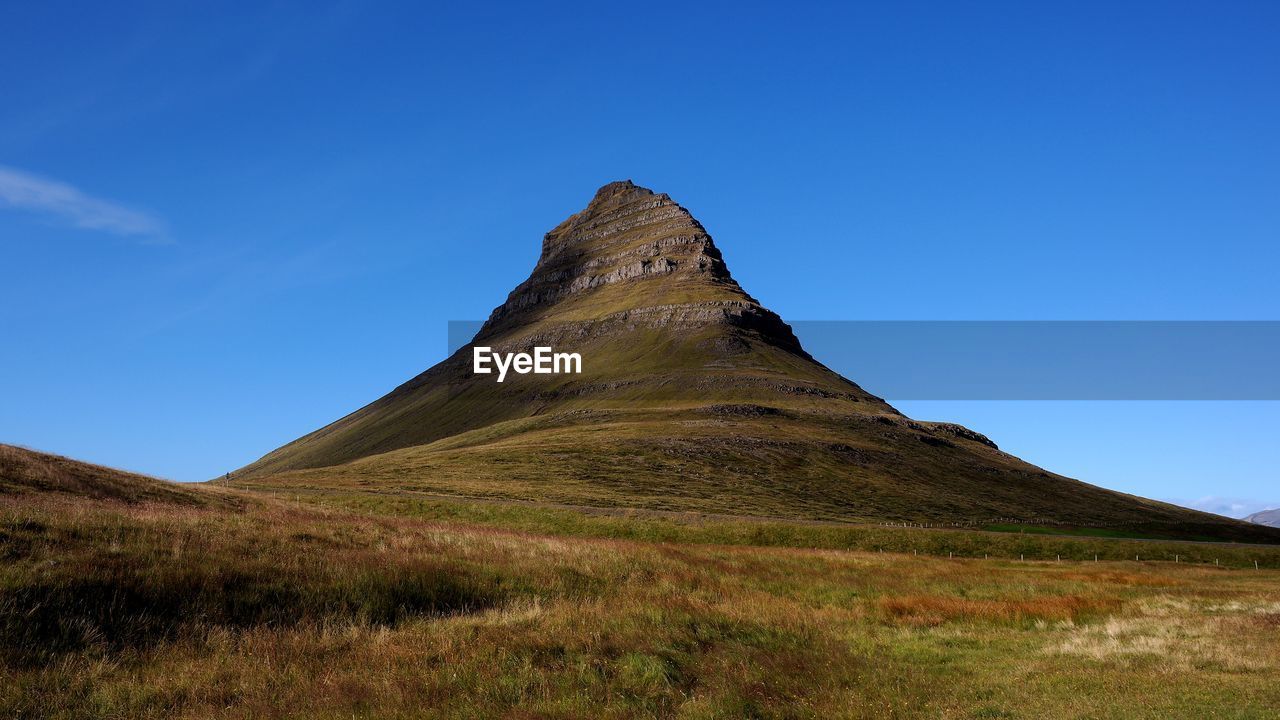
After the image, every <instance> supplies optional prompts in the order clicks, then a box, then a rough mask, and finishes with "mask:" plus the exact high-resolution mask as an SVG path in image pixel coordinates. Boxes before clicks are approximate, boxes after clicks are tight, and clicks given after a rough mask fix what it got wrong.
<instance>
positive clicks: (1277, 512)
mask: <svg viewBox="0 0 1280 720" xmlns="http://www.w3.org/2000/svg"><path fill="white" fill-rule="evenodd" d="M1244 521H1245V522H1251V523H1255V524H1257V525H1266V526H1267V527H1273V528H1280V508H1276V509H1274V510H1263V511H1262V512H1256V513H1254V514H1252V515H1250V516H1249V517H1247V518H1245V519H1244Z"/></svg>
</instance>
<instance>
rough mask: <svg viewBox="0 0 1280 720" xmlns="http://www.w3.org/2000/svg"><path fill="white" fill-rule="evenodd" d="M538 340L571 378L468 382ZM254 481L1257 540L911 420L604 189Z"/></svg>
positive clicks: (694, 231)
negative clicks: (466, 319)
mask: <svg viewBox="0 0 1280 720" xmlns="http://www.w3.org/2000/svg"><path fill="white" fill-rule="evenodd" d="M474 345H480V346H488V347H491V348H493V350H494V351H496V352H503V353H505V352H521V351H529V350H531V349H532V348H533V347H535V346H548V347H552V348H554V349H555V350H556V351H560V352H574V353H578V354H580V355H581V357H582V373H581V374H543V375H537V374H527V375H517V374H515V373H510V374H508V375H507V377H506V379H505V381H504V382H502V383H498V382H496V375H492V374H490V375H477V374H474V373H473V372H472V347H473V346H474ZM232 482H235V483H243V484H246V485H254V486H275V487H280V486H308V487H325V488H332V489H339V488H341V489H347V490H351V489H365V490H370V491H378V492H385V491H398V492H424V493H442V494H462V495H469V496H482V497H500V498H516V499H526V500H541V501H551V502H563V503H570V504H586V505H608V506H623V507H636V508H648V509H661V510H694V511H703V512H721V513H729V514H749V515H768V516H779V517H795V518H807V519H822V520H865V519H884V520H914V521H922V522H938V523H942V522H986V521H990V520H992V519H995V518H1019V519H1027V520H1033V519H1034V520H1038V521H1042V522H1057V523H1064V524H1070V525H1079V526H1106V527H1119V528H1125V529H1130V530H1144V531H1152V532H1160V533H1161V534H1165V535H1181V536H1190V535H1195V536H1202V537H1213V538H1222V537H1232V538H1241V539H1246V538H1272V537H1273V535H1272V534H1271V533H1270V531H1267V530H1266V529H1261V528H1258V527H1257V526H1249V525H1246V524H1244V523H1240V522H1236V521H1228V520H1225V519H1223V518H1218V517H1216V516H1212V515H1208V514H1205V513H1198V512H1194V511H1191V510H1186V509H1183V508H1178V507H1175V506H1172V505H1167V504H1163V503H1157V502H1154V501H1149V500H1145V499H1141V498H1136V497H1132V496H1127V495H1122V494H1119V493H1114V492H1111V491H1107V490H1103V489H1101V488H1097V487H1094V486H1091V485H1087V484H1085V483H1081V482H1078V481H1075V480H1070V479H1067V478H1063V477H1060V476H1057V475H1053V474H1050V473H1047V472H1045V471H1043V470H1041V469H1040V468H1037V467H1034V466H1032V465H1029V464H1027V463H1024V462H1022V461H1021V460H1018V459H1017V458H1015V457H1012V456H1010V455H1008V454H1006V453H1003V452H1001V451H999V450H998V449H997V448H996V446H995V445H994V443H992V442H991V441H990V440H988V439H987V438H985V437H984V436H982V435H980V434H978V433H976V432H973V431H970V430H968V429H966V428H963V427H960V426H958V425H953V424H948V423H926V422H917V421H913V420H910V419H908V418H906V417H904V416H903V415H901V414H900V413H899V412H897V411H896V410H894V409H893V408H892V407H890V406H889V405H888V404H886V403H885V402H884V401H882V400H880V399H879V398H877V397H875V396H873V395H871V394H869V393H867V392H865V391H863V390H862V389H861V388H860V387H858V386H857V385H855V384H854V383H852V382H850V381H848V380H846V379H844V378H843V377H841V376H839V375H837V374H836V373H834V372H832V371H830V370H828V369H827V368H826V367H824V366H822V365H821V364H820V363H818V362H817V361H815V360H814V359H813V358H811V357H810V356H809V355H808V354H807V353H806V352H805V351H804V349H803V348H802V347H801V345H800V343H799V341H798V340H797V339H796V337H795V335H794V334H793V333H792V332H791V328H790V327H789V326H787V325H786V323H784V322H783V321H782V319H781V318H779V317H778V316H777V315H776V314H774V313H773V312H770V311H769V310H767V309H766V308H764V307H762V306H761V305H760V304H759V303H758V302H756V300H755V299H754V298H752V297H751V296H750V295H748V294H747V293H746V292H745V291H744V290H743V289H742V288H741V287H740V286H739V285H738V283H737V282H736V281H734V279H733V277H732V276H731V275H730V273H729V270H728V267H727V266H726V264H725V261H724V259H723V257H722V255H721V253H720V250H719V249H718V248H717V247H716V245H715V244H714V243H713V242H712V240H711V237H710V236H709V235H708V234H707V232H706V230H705V229H704V228H703V227H702V225H701V224H699V223H698V221H697V220H695V219H694V218H693V216H692V215H690V214H689V212H688V211H687V210H685V209H684V208H682V207H681V206H680V205H678V204H676V203H675V202H674V201H673V200H671V198H669V197H668V196H667V195H665V194H655V193H653V192H651V191H649V190H646V189H644V188H641V187H637V186H636V185H633V184H632V183H631V182H629V181H627V182H615V183H610V184H608V185H605V186H604V187H602V188H600V190H599V191H598V192H597V193H596V195H595V197H594V198H593V199H592V200H591V202H590V204H588V205H587V207H586V208H585V209H584V210H582V211H581V212H579V213H577V214H575V215H572V216H570V217H569V218H568V219H566V220H565V221H564V222H562V223H561V224H560V225H559V226H557V227H556V228H555V229H553V230H552V231H551V232H549V233H547V234H546V236H545V237H544V238H543V242H542V254H541V257H540V258H539V260H538V263H537V265H536V266H535V267H534V269H533V272H532V274H531V275H530V276H529V278H528V279H527V280H525V281H524V282H523V283H521V284H520V285H519V286H517V287H516V288H515V290H513V291H512V292H511V294H510V295H509V296H508V297H507V300H506V302H504V303H503V304H502V305H500V306H498V307H497V308H496V309H495V310H494V311H493V313H492V314H491V315H490V317H489V319H488V321H487V322H486V323H485V325H484V326H483V328H482V329H481V330H480V331H479V333H477V335H476V337H475V339H474V340H473V341H472V344H471V345H467V346H465V347H463V348H461V349H460V350H459V351H458V352H457V353H455V354H454V355H453V356H451V357H450V358H448V359H447V360H445V361H443V362H441V363H440V364H438V365H436V366H435V367H432V368H431V369H429V370H427V371H426V372H424V373H422V374H421V375H419V376H417V377H415V378H413V379H412V380H410V381H409V382H407V383H405V384H403V385H401V386H400V387H398V388H396V389H395V390H394V391H392V392H391V393H389V394H387V395H386V396H384V397H382V398H381V399H379V400H377V401H375V402H373V403H372V404H370V405H368V406H366V407H364V408H361V409H360V410H357V411H356V412H354V413H352V414H350V415H348V416H346V417H344V418H342V419H340V420H338V421H336V422H334V423H332V424H330V425H328V426H326V427H323V428H321V429H319V430H317V431H315V432H313V433H311V434H309V435H306V436H304V437H302V438H299V439H298V440H295V441H294V442H292V443H289V444H288V445H285V446H284V447H281V448H279V449H278V450H275V451H274V452H272V453H270V454H268V455H266V456H265V457H263V458H262V459H261V460H259V461H257V462H255V463H253V464H251V465H249V466H247V467H245V468H243V469H242V470H240V471H237V472H236V473H234V476H233V479H232Z"/></svg>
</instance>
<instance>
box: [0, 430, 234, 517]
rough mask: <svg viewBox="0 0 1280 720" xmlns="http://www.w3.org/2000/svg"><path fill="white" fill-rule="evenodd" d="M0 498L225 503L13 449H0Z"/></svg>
mask: <svg viewBox="0 0 1280 720" xmlns="http://www.w3.org/2000/svg"><path fill="white" fill-rule="evenodd" d="M0 494H5V495H11V496H13V495H16V496H19V497H21V496H38V495H55V496H63V497H80V498H91V499H95V500H117V501H123V502H127V503H140V502H161V503H172V504H178V505H207V504H209V503H210V502H213V501H215V500H216V501H218V502H222V501H223V500H225V498H223V497H222V496H220V495H218V494H215V493H210V492H209V491H208V489H207V488H203V487H199V486H190V487H188V486H183V485H179V484H177V483H173V482H169V481H167V480H160V479H158V478H153V477H148V476H146V475H138V474H136V473H131V472H125V471H123V470H116V469H114V468H109V467H103V466H101V465H92V464H90V463H86V462H81V461H79V460H72V459H70V458H66V457H62V456H61V455H51V454H49V453H42V452H39V451H36V450H28V449H26V448H20V447H17V446H14V445H3V444H0Z"/></svg>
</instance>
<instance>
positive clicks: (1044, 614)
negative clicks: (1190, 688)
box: [879, 595, 1119, 626]
mask: <svg viewBox="0 0 1280 720" xmlns="http://www.w3.org/2000/svg"><path fill="white" fill-rule="evenodd" d="M1118 604H1119V603H1118V601H1116V600H1112V599H1106V598H1090V597H1082V596H1079V595H1059V596H1049V597H1038V598H1032V599H1026V600H970V599H968V598H960V597H946V596H939V595H909V596H898V597H882V598H880V601H879V606H880V610H881V611H882V612H883V613H884V614H885V616H886V618H887V619H888V620H889V621H890V622H891V623H894V624H900V625H917V626H933V625H941V624H943V623H946V622H1001V623H1016V622H1024V621H1028V620H1045V621H1058V622H1061V621H1067V620H1071V621H1074V620H1077V619H1079V618H1080V617H1081V616H1082V615H1085V614H1088V613H1093V612H1103V611H1107V610H1110V609H1112V608H1114V607H1116V606H1117V605H1118Z"/></svg>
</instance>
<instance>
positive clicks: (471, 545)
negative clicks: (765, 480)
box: [0, 492, 1280, 719]
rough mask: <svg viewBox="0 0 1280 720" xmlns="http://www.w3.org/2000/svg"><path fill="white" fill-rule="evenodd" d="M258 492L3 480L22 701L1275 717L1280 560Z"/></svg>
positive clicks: (293, 713) (12, 704)
mask: <svg viewBox="0 0 1280 720" xmlns="http://www.w3.org/2000/svg"><path fill="white" fill-rule="evenodd" d="M235 499H236V501H237V502H238V503H239V507H240V509H239V510H236V511H233V512H228V511H226V510H224V509H223V508H222V506H221V505H216V504H214V505H203V504H199V503H197V504H189V503H177V504H175V503H171V502H155V501H146V502H124V501H120V500H112V499H105V498H100V499H86V498H83V497H76V496H74V495H71V494H67V493H59V492H53V493H42V494H37V493H23V494H20V495H6V496H3V497H0V557H2V558H3V559H4V562H3V563H0V716H4V717H18V718H25V717H31V718H35V717H41V718H43V717H56V718H205V717H225V718H335V719H336V718H344V719H347V718H352V717H357V718H401V717H402V718H410V717H414V718H417V717H441V718H476V717H525V718H597V717H602V718H630V717H682V718H741V717H770V718H772V717H777V718H790V717H796V718H804V717H812V718H841V717H848V718H865V717H888V718H918V717H942V718H972V717H1054V718H1058V717H1081V718H1084V717H1135V718H1167V717H1202V716H1212V715H1219V716H1230V717H1265V716H1266V715H1267V713H1268V712H1270V711H1271V710H1272V709H1273V708H1274V707H1276V706H1277V704H1280V658H1278V657H1277V655H1276V652H1277V650H1276V649H1277V648H1280V622H1278V621H1277V617H1280V573H1277V572H1275V571H1267V570H1263V571H1258V572H1255V571H1252V570H1249V571H1243V570H1227V569H1221V568H1220V569H1214V568H1205V567H1202V566H1201V567H1192V566H1188V565H1185V564H1184V565H1173V564H1160V565H1150V566H1147V565H1139V564H1134V563H1123V564H1119V563H1116V564H1112V563H1100V564H1096V565H1095V564H1093V563H1066V562H1064V563H1060V564H1059V563H1018V562H1010V561H1004V560H999V561H998V560H991V561H983V560H974V559H963V560H962V559H956V560H948V559H946V558H945V557H936V556H924V555H921V556H913V555H911V554H910V553H907V554H901V553H888V552H885V553H881V552H855V551H847V550H838V549H825V550H817V549H805V548H795V547H763V546H755V545H751V544H749V543H739V544H736V545H719V544H703V543H698V542H696V541H695V540H696V539H695V538H690V537H686V538H684V539H683V541H682V542H680V543H670V542H656V541H652V540H642V539H636V538H624V539H613V538H602V537H588V536H581V535H580V536H567V535H556V534H547V533H542V532H530V531H527V530H517V529H510V528H505V527H502V526H501V525H500V523H488V524H476V523H472V522H465V521H461V520H457V519H452V520H441V519H429V518H414V517H396V516H371V515H359V514H353V513H351V512H350V511H346V510H340V509H332V508H330V509H326V508H324V507H320V506H316V505H307V504H298V503H294V502H290V501H284V500H280V499H271V498H268V497H262V496H246V497H243V498H235ZM566 512H567V511H566ZM612 521H616V522H619V523H627V522H634V523H637V524H638V525H637V526H638V527H642V521H641V520H638V519H628V518H612V519H611V522H612ZM593 527H594V526H593ZM603 527H605V528H612V527H614V526H613V525H606V526H603ZM766 539H767V538H766ZM1090 542H1095V541H1090ZM1097 542H1101V541H1097ZM1171 678H1173V679H1174V680H1173V681H1171Z"/></svg>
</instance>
